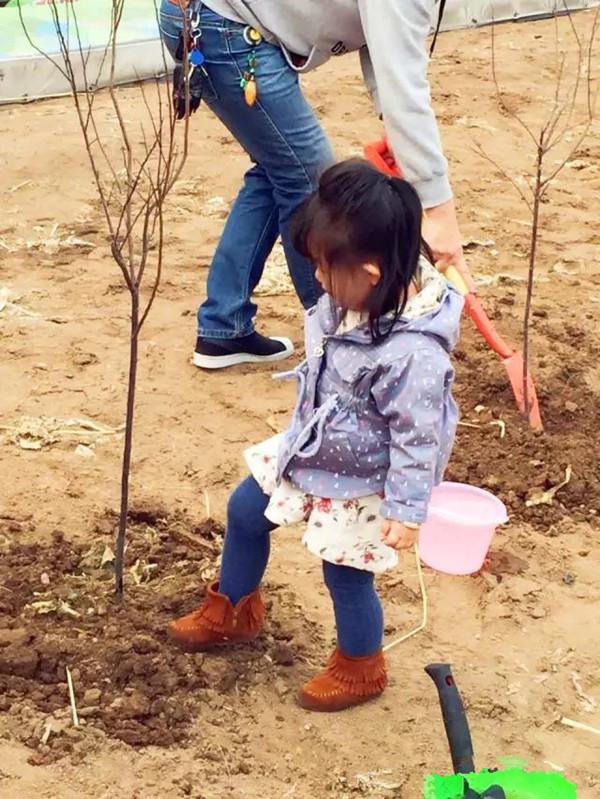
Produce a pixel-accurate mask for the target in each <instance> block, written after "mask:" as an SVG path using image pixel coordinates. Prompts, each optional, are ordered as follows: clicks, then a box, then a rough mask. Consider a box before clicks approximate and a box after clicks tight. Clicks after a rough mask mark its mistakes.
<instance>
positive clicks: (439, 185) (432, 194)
mask: <svg viewBox="0 0 600 799" xmlns="http://www.w3.org/2000/svg"><path fill="white" fill-rule="evenodd" d="M413 186H414V188H415V190H416V192H417V194H418V195H419V198H420V200H421V204H422V205H423V208H424V209H425V210H427V209H428V208H435V206H436V205H443V204H444V203H447V202H448V201H449V200H451V199H452V197H453V193H452V187H451V185H450V179H449V178H448V175H436V176H435V177H433V178H430V179H429V180H420V181H413Z"/></svg>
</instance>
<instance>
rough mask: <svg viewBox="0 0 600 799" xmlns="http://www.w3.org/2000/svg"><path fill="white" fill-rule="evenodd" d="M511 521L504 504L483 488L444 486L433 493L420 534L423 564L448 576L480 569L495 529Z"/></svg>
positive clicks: (460, 485)
mask: <svg viewBox="0 0 600 799" xmlns="http://www.w3.org/2000/svg"><path fill="white" fill-rule="evenodd" d="M507 521H508V516H507V513H506V508H505V506H504V504H503V503H502V502H501V501H500V500H499V499H498V498H497V497H495V496H493V495H492V494H490V493H489V492H488V491H484V490H483V489H482V488H474V487H473V486H469V485H464V484H462V483H442V484H441V485H439V486H436V487H435V488H434V489H433V492H432V495H431V502H430V505H429V514H428V516H427V521H426V522H425V524H424V525H423V527H422V528H421V532H420V534H419V552H420V555H421V560H422V561H423V563H425V564H426V565H427V566H430V567H431V568H432V569H435V570H436V571H440V572H446V573H447V574H473V573H474V572H477V571H479V570H480V569H481V567H482V566H483V564H484V561H485V558H486V555H487V553H488V550H489V548H490V544H491V543H492V539H493V537H494V533H495V532H496V527H497V526H498V525H499V524H505V523H506V522H507Z"/></svg>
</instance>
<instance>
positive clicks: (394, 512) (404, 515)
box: [379, 499, 427, 524]
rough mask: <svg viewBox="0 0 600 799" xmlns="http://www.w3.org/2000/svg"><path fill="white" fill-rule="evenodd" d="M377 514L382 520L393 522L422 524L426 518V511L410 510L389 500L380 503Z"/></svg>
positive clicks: (402, 504) (404, 505)
mask: <svg viewBox="0 0 600 799" xmlns="http://www.w3.org/2000/svg"><path fill="white" fill-rule="evenodd" d="M379 512H380V514H381V516H382V517H383V518H384V519H392V520H393V521H395V522H410V523H412V524H424V523H425V520H426V518H427V511H426V510H422V509H420V508H412V507H409V506H408V505H406V504H404V503H402V502H392V501H390V500H389V499H385V500H384V501H383V502H382V503H381V509H380V511H379Z"/></svg>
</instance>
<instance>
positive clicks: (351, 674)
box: [298, 649, 387, 713]
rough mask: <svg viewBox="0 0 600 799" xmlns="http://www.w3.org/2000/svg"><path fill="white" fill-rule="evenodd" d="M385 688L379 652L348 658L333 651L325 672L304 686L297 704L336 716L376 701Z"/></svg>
mask: <svg viewBox="0 0 600 799" xmlns="http://www.w3.org/2000/svg"><path fill="white" fill-rule="evenodd" d="M386 686H387V673H386V670H385V660H384V658H383V652H382V650H381V649H380V650H379V651H377V652H375V654H374V655H367V657H361V658H352V657H348V656H347V655H344V654H343V653H342V652H340V650H339V649H336V650H335V652H334V653H333V655H332V656H331V657H330V658H329V662H328V664H327V668H326V669H325V671H324V672H322V673H321V674H319V675H317V677H315V678H314V679H313V680H311V681H310V682H307V683H306V685H305V686H303V688H302V689H301V691H300V696H299V697H298V701H299V703H300V705H301V706H302V707H303V708H305V709H306V710H317V711H321V712H323V713H335V712H336V711H337V710H345V709H346V708H348V707H354V706H355V705H361V704H362V703H363V702H368V701H369V700H370V699H375V698H376V697H377V696H380V695H381V694H382V693H383V692H384V690H385V688H386Z"/></svg>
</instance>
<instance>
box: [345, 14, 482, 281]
mask: <svg viewBox="0 0 600 799" xmlns="http://www.w3.org/2000/svg"><path fill="white" fill-rule="evenodd" d="M358 5H359V11H360V15H361V21H362V26H363V30H364V34H365V40H366V43H367V46H366V48H365V49H363V51H361V61H362V67H363V73H364V76H365V82H366V84H367V87H368V88H369V90H370V92H371V95H372V97H373V100H374V102H375V107H376V110H377V111H378V112H379V113H380V114H381V116H382V117H383V121H384V124H385V128H386V134H387V137H388V142H389V144H390V146H391V148H392V151H393V153H394V157H395V159H396V161H397V163H398V164H400V166H401V167H402V171H403V172H404V175H405V177H406V179H407V180H408V181H410V183H412V185H413V186H414V187H415V189H416V190H417V192H418V194H419V197H420V198H421V202H422V203H423V207H424V208H425V209H426V211H427V216H426V223H425V237H426V239H427V241H428V243H429V245H430V246H431V248H432V249H433V251H434V255H435V257H436V261H437V263H438V266H440V267H441V268H442V269H443V268H445V267H446V266H449V265H450V264H454V265H456V266H458V267H459V269H461V270H462V271H463V272H465V273H466V274H467V277H468V273H467V270H466V264H465V261H464V255H463V252H462V244H461V236H460V231H459V228H458V221H457V218H456V210H455V207H454V199H453V195H452V188H451V186H450V180H449V178H448V163H447V161H446V158H445V157H444V153H443V150H442V143H441V139H440V134H439V130H438V126H437V122H436V119H435V114H434V112H433V108H432V107H431V92H430V88H429V82H428V80H427V67H428V63H429V55H428V50H427V46H426V40H427V36H428V34H429V31H430V29H431V22H432V8H433V3H432V0H358Z"/></svg>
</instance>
